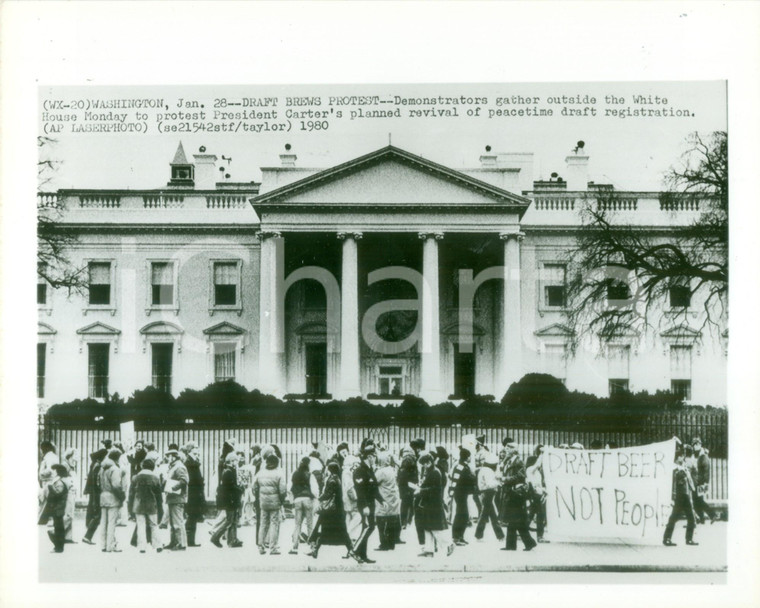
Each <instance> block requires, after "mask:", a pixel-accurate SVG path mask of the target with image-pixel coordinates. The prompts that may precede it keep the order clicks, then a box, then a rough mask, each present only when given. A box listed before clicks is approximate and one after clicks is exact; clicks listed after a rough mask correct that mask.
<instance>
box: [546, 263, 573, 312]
mask: <svg viewBox="0 0 760 608" xmlns="http://www.w3.org/2000/svg"><path fill="white" fill-rule="evenodd" d="M566 274H567V266H566V265H565V264H544V265H543V267H542V268H541V282H542V284H543V298H544V300H543V305H544V306H546V307H548V308H564V307H565V292H566V288H565V284H566Z"/></svg>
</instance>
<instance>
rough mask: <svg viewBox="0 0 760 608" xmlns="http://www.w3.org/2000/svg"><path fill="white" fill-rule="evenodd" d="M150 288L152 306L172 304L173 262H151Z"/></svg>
mask: <svg viewBox="0 0 760 608" xmlns="http://www.w3.org/2000/svg"><path fill="white" fill-rule="evenodd" d="M150 288H151V299H150V303H151V305H152V306H172V305H173V304H174V264H172V263H171V262H151V264H150Z"/></svg>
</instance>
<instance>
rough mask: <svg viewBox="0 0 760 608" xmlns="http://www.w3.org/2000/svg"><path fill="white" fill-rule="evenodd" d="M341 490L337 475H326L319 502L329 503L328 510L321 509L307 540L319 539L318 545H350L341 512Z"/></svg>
mask: <svg viewBox="0 0 760 608" xmlns="http://www.w3.org/2000/svg"><path fill="white" fill-rule="evenodd" d="M342 498H343V490H342V488H341V484H340V479H339V478H338V476H337V475H328V476H327V479H326V480H325V486H324V489H323V490H322V494H320V496H319V502H320V504H331V505H332V508H331V509H330V510H329V511H321V512H320V513H319V515H318V516H317V522H316V524H315V525H314V529H313V530H312V533H311V536H310V537H309V542H315V541H317V540H318V541H319V544H320V545H342V546H350V544H351V541H350V539H349V537H348V531H347V530H346V517H345V514H344V512H343V500H342Z"/></svg>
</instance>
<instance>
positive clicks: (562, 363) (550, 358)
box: [543, 344, 567, 384]
mask: <svg viewBox="0 0 760 608" xmlns="http://www.w3.org/2000/svg"><path fill="white" fill-rule="evenodd" d="M543 359H544V372H545V373H547V374H551V375H552V376H554V377H555V378H557V379H558V380H561V381H562V383H563V384H564V382H565V379H566V378H567V349H566V347H565V345H564V344H547V345H545V346H544V352H543Z"/></svg>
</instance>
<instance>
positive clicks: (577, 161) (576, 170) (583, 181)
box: [565, 141, 588, 191]
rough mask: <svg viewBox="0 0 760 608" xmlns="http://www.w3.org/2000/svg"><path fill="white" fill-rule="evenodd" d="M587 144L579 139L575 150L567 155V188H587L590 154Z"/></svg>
mask: <svg viewBox="0 0 760 608" xmlns="http://www.w3.org/2000/svg"><path fill="white" fill-rule="evenodd" d="M585 146H586V144H585V143H584V142H583V141H579V142H578V143H577V144H576V146H575V148H574V149H573V151H572V152H571V153H570V154H568V155H567V157H566V158H565V162H566V163H567V189H568V190H570V191H576V190H586V187H587V184H588V154H586V150H585Z"/></svg>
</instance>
